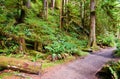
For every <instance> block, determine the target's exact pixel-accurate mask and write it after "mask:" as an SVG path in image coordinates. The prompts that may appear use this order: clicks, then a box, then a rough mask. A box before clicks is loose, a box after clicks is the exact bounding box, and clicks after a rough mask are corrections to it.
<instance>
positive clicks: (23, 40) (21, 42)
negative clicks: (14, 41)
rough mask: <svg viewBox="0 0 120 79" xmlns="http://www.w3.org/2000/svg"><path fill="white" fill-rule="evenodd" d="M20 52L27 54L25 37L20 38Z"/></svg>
mask: <svg viewBox="0 0 120 79" xmlns="http://www.w3.org/2000/svg"><path fill="white" fill-rule="evenodd" d="M18 42H19V52H20V53H22V54H25V53H26V43H25V39H24V37H23V36H19V40H18Z"/></svg>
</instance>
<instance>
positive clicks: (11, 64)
mask: <svg viewBox="0 0 120 79" xmlns="http://www.w3.org/2000/svg"><path fill="white" fill-rule="evenodd" d="M41 66H42V64H40V63H39V64H38V63H35V62H31V61H28V60H23V59H16V58H8V57H5V56H0V67H3V68H8V69H12V70H17V71H22V72H26V73H33V74H39V73H40V72H41Z"/></svg>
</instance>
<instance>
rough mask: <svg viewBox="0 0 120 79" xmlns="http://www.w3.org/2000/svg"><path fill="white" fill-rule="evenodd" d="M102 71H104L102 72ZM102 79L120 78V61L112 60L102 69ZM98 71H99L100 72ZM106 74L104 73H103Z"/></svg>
mask: <svg viewBox="0 0 120 79" xmlns="http://www.w3.org/2000/svg"><path fill="white" fill-rule="evenodd" d="M101 71H102V72H101ZM101 71H99V72H101V74H99V76H100V79H101V78H102V79H108V78H109V79H119V78H120V61H118V62H115V61H110V62H108V63H107V65H105V66H104V67H103V68H102V69H101ZM99 72H98V73H99ZM102 74H104V75H102Z"/></svg>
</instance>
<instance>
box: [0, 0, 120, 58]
mask: <svg viewBox="0 0 120 79" xmlns="http://www.w3.org/2000/svg"><path fill="white" fill-rule="evenodd" d="M119 38H120V0H97V1H95V0H0V52H1V53H6V54H11V53H24V54H25V53H29V50H35V51H38V52H43V53H47V54H50V55H53V56H54V55H55V56H58V57H60V58H61V56H62V55H61V54H64V53H67V54H78V55H81V54H82V53H81V52H82V50H84V49H85V48H86V47H89V48H91V49H94V48H98V46H115V45H116V44H115V41H116V39H119ZM92 43H95V45H93V44H92Z"/></svg>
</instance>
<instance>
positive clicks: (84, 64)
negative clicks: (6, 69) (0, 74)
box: [6, 48, 115, 79]
mask: <svg viewBox="0 0 120 79" xmlns="http://www.w3.org/2000/svg"><path fill="white" fill-rule="evenodd" d="M113 50H115V48H107V49H102V50H100V51H99V52H98V51H97V53H94V54H89V55H88V56H87V57H85V58H83V59H81V58H80V59H77V60H75V61H72V62H70V63H68V64H63V65H59V66H56V67H53V68H50V69H47V70H45V72H44V73H43V74H42V75H32V74H25V73H22V74H24V75H25V76H28V77H30V79H97V78H96V77H95V74H96V72H97V71H98V70H99V69H101V68H102V66H103V65H104V64H105V63H106V62H108V61H109V60H112V59H113V57H112V51H113ZM6 79H25V78H17V77H16V76H13V77H9V78H6Z"/></svg>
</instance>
